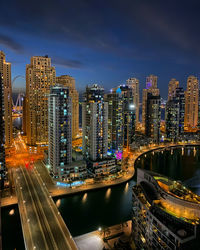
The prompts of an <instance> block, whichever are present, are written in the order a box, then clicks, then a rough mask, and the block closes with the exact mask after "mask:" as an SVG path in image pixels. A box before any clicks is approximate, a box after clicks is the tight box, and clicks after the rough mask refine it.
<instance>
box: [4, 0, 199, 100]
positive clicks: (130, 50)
mask: <svg viewBox="0 0 200 250" xmlns="http://www.w3.org/2000/svg"><path fill="white" fill-rule="evenodd" d="M0 10H1V14H0V49H1V50H3V51H4V52H5V53H6V60H7V61H10V62H11V63H12V78H14V77H15V76H16V75H24V76H25V65H26V64H27V63H29V62H30V57H31V56H33V55H49V57H51V58H52V64H53V65H54V66H56V74H57V75H60V74H69V75H71V76H73V77H75V79H76V85H77V89H78V90H79V91H81V90H83V89H84V87H85V85H86V84H91V83H94V82H95V83H99V84H101V85H103V86H104V87H105V89H106V90H108V89H110V88H112V87H115V86H117V85H119V84H121V83H125V81H126V79H128V78H129V77H137V78H139V80H140V88H141V89H142V88H143V87H144V86H145V77H146V76H147V75H149V74H155V75H157V76H158V87H159V88H160V89H161V95H162V96H163V97H166V96H167V85H168V82H169V80H170V79H171V78H173V77H174V78H177V79H178V80H180V84H181V86H183V87H185V86H186V79H187V76H188V75H190V74H194V75H196V76H198V77H200V1H198V0H197V1H191V0H190V1H188V0H187V1H185V0H172V1H171V0H166V1H163V0H159V1H158V0H136V1H134V0H106V1H104V0H98V1H97V0H71V1H68V0H55V1H53V0H40V1H38V0H35V1H32V0H29V1H25V0H2V1H1V7H0ZM15 85H16V86H15V87H21V86H25V80H24V79H23V78H19V79H18V80H17V81H16V84H15Z"/></svg>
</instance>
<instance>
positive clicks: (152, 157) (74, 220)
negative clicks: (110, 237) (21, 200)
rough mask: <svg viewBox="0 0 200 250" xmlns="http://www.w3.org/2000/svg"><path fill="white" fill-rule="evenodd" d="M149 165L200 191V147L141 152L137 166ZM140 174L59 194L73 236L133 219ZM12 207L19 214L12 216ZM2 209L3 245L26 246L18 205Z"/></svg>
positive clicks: (57, 200) (58, 203) (60, 207)
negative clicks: (108, 184) (104, 185)
mask: <svg viewBox="0 0 200 250" xmlns="http://www.w3.org/2000/svg"><path fill="white" fill-rule="evenodd" d="M137 167H140V168H145V169H149V170H153V171H155V172H158V173H161V174H164V175H166V176H169V177H171V178H173V179H176V180H181V181H183V182H184V183H186V184H187V185H189V186H192V187H191V188H192V189H193V191H195V192H196V193H197V194H199V195H200V147H186V148H185V149H182V148H177V149H173V150H172V149H168V150H163V151H162V150H161V151H157V152H154V153H153V152H150V153H147V154H146V155H143V156H141V157H140V158H139V159H138V161H137V163H136V168H137ZM135 184H136V176H135V177H134V178H133V179H132V180H131V181H129V182H128V183H124V184H121V185H118V186H114V187H111V188H104V189H99V190H95V191H89V192H87V193H81V194H76V195H70V196H65V197H63V198H59V199H58V198H56V199H55V202H56V204H57V206H58V208H59V210H60V212H61V214H62V216H63V219H64V221H65V222H66V224H67V226H68V228H69V230H70V232H71V233H72V235H73V236H78V235H81V234H84V233H87V232H91V231H93V230H96V229H98V228H99V227H101V228H103V227H107V226H111V225H114V224H119V223H121V222H124V221H127V220H129V219H131V206H132V204H131V203H132V201H131V200H132V192H131V190H132V187H133V185H135ZM11 208H14V209H15V215H12V216H10V215H9V211H10V209H11ZM11 208H4V209H2V234H3V249H6V250H7V249H8V250H11V249H15V248H16V249H19V250H23V249H24V243H23V236H22V230H21V226H20V217H19V212H18V209H17V206H14V207H11Z"/></svg>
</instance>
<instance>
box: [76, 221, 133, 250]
mask: <svg viewBox="0 0 200 250" xmlns="http://www.w3.org/2000/svg"><path fill="white" fill-rule="evenodd" d="M131 227H132V223H131V221H130V220H129V221H127V222H125V223H123V225H122V224H119V225H114V226H111V227H108V228H99V229H98V230H96V231H93V232H90V233H87V234H83V235H80V236H77V237H75V238H74V241H75V243H76V245H77V247H78V249H81V250H88V249H92V250H102V249H117V245H118V246H119V245H120V244H121V246H123V245H124V246H123V247H124V249H125V246H127V245H128V246H130V245H131V246H132V248H131V249H135V248H134V243H131V242H130V235H131Z"/></svg>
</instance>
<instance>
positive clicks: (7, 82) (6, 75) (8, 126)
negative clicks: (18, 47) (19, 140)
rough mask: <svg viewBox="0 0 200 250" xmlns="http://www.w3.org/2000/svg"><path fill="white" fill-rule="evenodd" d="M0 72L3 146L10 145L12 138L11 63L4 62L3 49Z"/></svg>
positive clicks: (0, 58)
mask: <svg viewBox="0 0 200 250" xmlns="http://www.w3.org/2000/svg"><path fill="white" fill-rule="evenodd" d="M0 73H1V74H2V77H3V86H4V110H5V111H4V112H5V118H4V119H5V146H6V147H10V146H11V144H12V140H13V129H12V85H11V64H10V63H8V62H6V60H5V54H4V53H3V51H0Z"/></svg>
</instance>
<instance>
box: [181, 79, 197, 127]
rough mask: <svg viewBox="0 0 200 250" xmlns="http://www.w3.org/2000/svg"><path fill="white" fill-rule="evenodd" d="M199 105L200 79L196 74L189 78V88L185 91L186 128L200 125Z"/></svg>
mask: <svg viewBox="0 0 200 250" xmlns="http://www.w3.org/2000/svg"><path fill="white" fill-rule="evenodd" d="M198 106H199V81H198V79H197V77H195V76H189V77H188V79H187V90H186V91H185V121H184V125H185V128H186V130H193V129H196V128H197V125H198Z"/></svg>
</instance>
